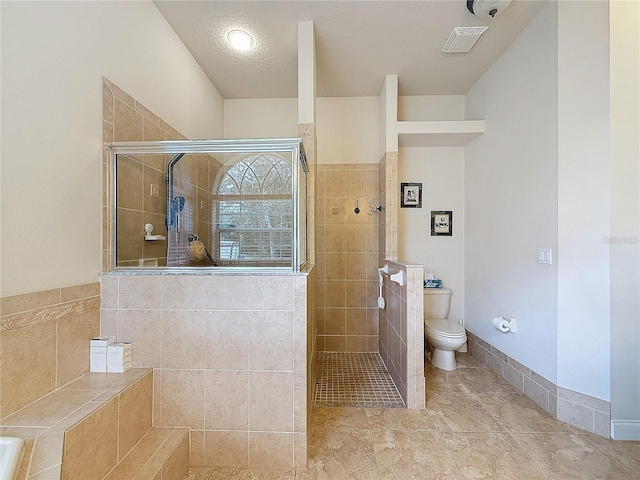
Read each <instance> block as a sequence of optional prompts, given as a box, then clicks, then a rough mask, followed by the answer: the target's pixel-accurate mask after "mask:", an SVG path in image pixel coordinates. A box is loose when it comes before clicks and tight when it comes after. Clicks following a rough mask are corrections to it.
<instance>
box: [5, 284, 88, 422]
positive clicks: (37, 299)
mask: <svg viewBox="0 0 640 480" xmlns="http://www.w3.org/2000/svg"><path fill="white" fill-rule="evenodd" d="M0 312H1V315H2V316H1V317H0V351H2V358H1V361H0V362H1V365H0V418H4V417H6V416H7V415H9V414H11V413H13V412H15V411H16V410H18V409H20V408H22V407H24V406H25V405H28V404H29V403H31V402H33V401H35V400H37V399H38V398H40V397H42V396H43V395H46V394H48V393H50V392H52V391H53V390H55V389H56V388H57V387H60V386H62V385H65V384H67V383H69V382H71V381H72V380H75V379H76V378H78V377H79V376H81V375H83V374H85V373H87V372H88V371H89V339H90V338H93V337H95V336H96V335H97V334H98V332H99V331H100V286H99V284H98V283H91V284H87V285H78V286H75V287H65V288H55V289H52V290H45V291H41V292H34V293H28V294H24V295H15V296H11V297H4V298H2V300H1V307H0Z"/></svg>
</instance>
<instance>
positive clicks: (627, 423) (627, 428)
mask: <svg viewBox="0 0 640 480" xmlns="http://www.w3.org/2000/svg"><path fill="white" fill-rule="evenodd" d="M611 438H613V439H614V440H636V441H639V440H640V420H611Z"/></svg>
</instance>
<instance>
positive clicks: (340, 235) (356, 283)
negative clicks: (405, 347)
mask: <svg viewBox="0 0 640 480" xmlns="http://www.w3.org/2000/svg"><path fill="white" fill-rule="evenodd" d="M378 175H379V172H378V165H376V164H340V165H334V164H331V165H318V166H317V181H316V188H317V204H316V207H317V213H316V225H315V226H316V266H317V268H318V282H317V292H316V295H317V310H316V313H317V325H318V338H317V344H318V350H319V351H337V352H345V351H347V352H376V351H377V350H378V310H377V307H376V299H377V297H378V261H379V255H378V229H379V227H378V222H379V221H380V220H379V215H378V214H370V209H371V206H370V205H371V199H372V198H373V197H376V198H377V197H378ZM356 200H358V201H359V208H360V213H359V214H355V213H354V208H355V206H356Z"/></svg>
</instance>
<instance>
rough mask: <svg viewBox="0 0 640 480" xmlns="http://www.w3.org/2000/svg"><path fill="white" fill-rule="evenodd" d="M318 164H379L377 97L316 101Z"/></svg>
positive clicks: (324, 98)
mask: <svg viewBox="0 0 640 480" xmlns="http://www.w3.org/2000/svg"><path fill="white" fill-rule="evenodd" d="M316 108H317V110H316V134H317V138H318V154H317V157H316V158H317V161H318V163H378V162H379V161H380V155H379V152H378V148H379V142H378V135H379V126H378V122H379V108H380V99H379V98H378V97H340V98H337V97H321V98H318V99H317V101H316Z"/></svg>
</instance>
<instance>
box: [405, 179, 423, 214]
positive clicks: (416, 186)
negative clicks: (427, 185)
mask: <svg viewBox="0 0 640 480" xmlns="http://www.w3.org/2000/svg"><path fill="white" fill-rule="evenodd" d="M400 206H401V207H402V208H407V207H411V208H422V184H421V183H401V184H400Z"/></svg>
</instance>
